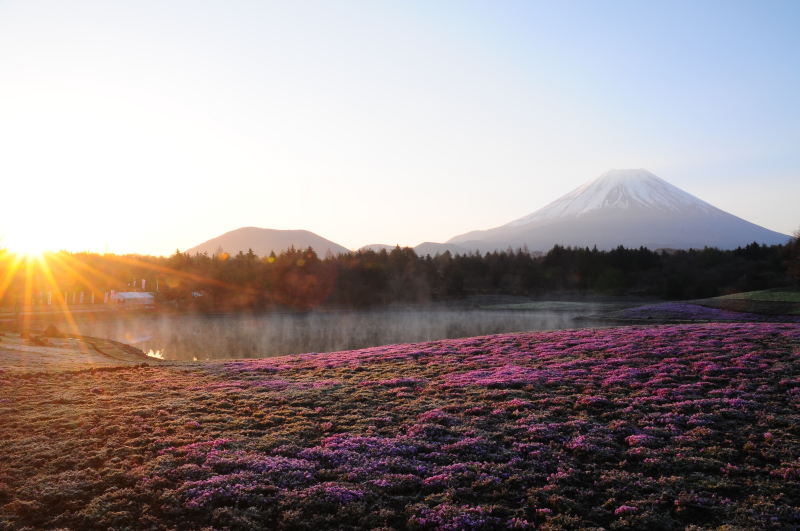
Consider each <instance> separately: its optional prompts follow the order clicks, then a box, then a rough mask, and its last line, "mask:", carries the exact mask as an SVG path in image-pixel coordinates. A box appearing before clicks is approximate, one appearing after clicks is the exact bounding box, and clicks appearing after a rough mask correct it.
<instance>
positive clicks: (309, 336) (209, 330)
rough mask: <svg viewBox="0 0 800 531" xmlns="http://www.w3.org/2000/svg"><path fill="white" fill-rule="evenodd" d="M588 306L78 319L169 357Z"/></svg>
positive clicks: (546, 320) (552, 321)
mask: <svg viewBox="0 0 800 531" xmlns="http://www.w3.org/2000/svg"><path fill="white" fill-rule="evenodd" d="M596 309H597V308H596V307H582V308H580V309H575V310H571V309H570V310H561V311H542V310H539V311H537V310H532V311H519V310H487V309H455V310H453V309H431V310H370V311H324V312H323V311H320V312H310V313H306V314H298V313H263V314H250V315H240V314H237V315H199V316H198V315H161V316H155V317H141V318H131V319H125V320H114V321H98V322H94V323H85V324H80V325H79V328H80V333H81V334H84V335H89V336H94V337H102V338H107V339H113V340H116V341H121V342H124V343H128V344H130V345H133V346H136V347H138V348H140V349H142V350H143V351H144V352H146V353H149V354H150V355H153V356H157V357H161V358H164V359H169V360H187V361H188V360H195V359H196V360H206V359H227V358H264V357H271V356H281V355H286V354H300V353H306V352H335V351H339V350H351V349H359V348H367V347H375V346H381V345H390V344H395V343H416V342H423V341H432V340H438V339H454V338H461V337H471V336H480V335H488V334H499V333H510V332H525V331H532V330H554V329H564V328H579V327H582V326H585V324H581V323H579V322H576V321H573V319H574V318H575V317H577V316H579V315H587V314H590V313H595V312H596Z"/></svg>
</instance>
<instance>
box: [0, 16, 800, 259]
mask: <svg viewBox="0 0 800 531" xmlns="http://www.w3.org/2000/svg"><path fill="white" fill-rule="evenodd" d="M799 25H800V4H797V3H796V2H788V1H787V2H771V3H768V4H767V3H757V2H704V3H702V4H701V3H681V4H678V3H676V4H668V5H667V4H664V5H655V4H652V5H642V4H641V3H637V2H611V3H591V2H563V3H549V4H545V3H530V4H527V3H526V4H519V3H510V2H509V3H503V4H491V5H490V4H485V3H478V2H438V3H435V4H430V3H426V2H404V3H399V2H397V3H380V4H376V3H370V2H344V3H336V4H332V3H326V2H306V3H294V2H291V3H288V2H244V1H237V0H232V1H230V2H217V3H198V2H189V1H188V0H183V1H172V0H167V1H160V2H155V1H151V0H140V1H138V2H127V3H122V2H114V3H110V2H101V1H99V0H98V1H80V0H78V1H73V2H56V1H52V0H51V1H40V0H28V1H22V0H8V1H2V2H0V179H2V188H1V189H2V197H3V201H2V208H0V236H2V237H3V241H2V242H0V244H2V245H3V246H7V247H9V248H11V249H16V250H28V249H29V250H39V249H60V248H64V249H68V250H73V251H77V250H90V251H104V250H109V251H111V252H115V253H129V252H137V253H143V254H169V253H171V252H173V251H174V250H175V249H176V248H180V249H186V248H189V247H192V246H194V245H197V244H199V243H201V242H203V241H206V240H208V239H210V238H213V237H215V236H218V235H220V234H222V233H224V232H227V231H230V230H233V229H236V228H239V227H245V226H257V227H266V228H273V229H306V230H309V231H313V232H315V233H317V234H319V235H321V236H324V237H325V238H328V239H330V240H332V241H335V242H337V243H340V244H342V245H345V246H347V247H348V248H358V247H360V246H362V245H365V244H370V243H388V244H394V243H399V244H401V245H410V246H413V245H416V244H418V243H421V242H422V241H439V242H444V241H446V240H448V239H449V238H451V237H453V236H455V235H458V234H462V233H466V232H469V231H472V230H476V229H488V228H492V227H497V226H500V225H503V224H505V223H508V222H510V221H512V220H514V219H517V218H520V217H522V216H525V215H527V214H529V213H531V212H533V211H535V210H537V209H539V208H541V207H543V206H544V205H546V204H548V203H550V202H551V201H553V200H555V199H557V198H559V197H561V196H562V195H564V194H565V193H567V192H569V191H570V190H572V189H574V188H576V187H577V186H579V185H581V184H582V183H584V182H586V181H588V180H589V179H592V178H594V177H597V176H598V175H600V174H601V173H603V172H606V171H608V170H609V169H612V168H646V169H647V170H649V171H651V172H653V173H655V174H656V175H658V176H659V177H661V178H663V179H665V180H667V181H669V182H670V183H671V184H673V185H675V186H677V187H679V188H681V189H683V190H685V191H686V192H688V193H690V194H692V195H695V196H697V197H699V198H700V199H702V200H704V201H707V202H709V203H711V204H713V205H714V206H716V207H719V208H721V209H723V210H725V211H727V212H729V213H731V214H734V215H736V216H739V217H742V218H744V219H746V220H748V221H751V222H753V223H756V224H759V225H762V226H764V227H766V228H769V229H772V230H775V231H778V232H782V233H785V234H789V233H791V232H793V231H794V230H796V229H797V228H798V226H799V225H800V217H799V216H798V208H797V203H798V199H800V100H799V99H798V98H797V97H796V95H797V94H800V69H798V68H797V64H798V63H799V62H800V61H799V60H800V34H798V32H797V31H796V28H797V27H798V26H799Z"/></svg>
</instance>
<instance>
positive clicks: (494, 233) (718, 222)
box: [447, 169, 789, 251]
mask: <svg viewBox="0 0 800 531" xmlns="http://www.w3.org/2000/svg"><path fill="white" fill-rule="evenodd" d="M788 239H789V236H787V235H785V234H781V233H779V232H775V231H771V230H769V229H765V228H764V227H760V226H758V225H755V224H753V223H750V222H749V221H745V220H743V219H741V218H738V217H736V216H734V215H732V214H728V213H727V212H725V211H723V210H720V209H719V208H716V207H715V206H713V205H710V204H708V203H706V202H705V201H702V200H701V199H698V198H696V197H694V196H693V195H691V194H688V193H686V192H684V191H683V190H681V189H680V188H677V187H675V186H673V185H671V184H669V183H668V182H666V181H665V180H663V179H661V178H659V177H657V176H655V175H653V174H652V173H650V172H649V171H647V170H644V169H638V170H611V171H608V172H606V173H604V174H603V175H601V176H600V177H598V178H596V179H594V180H592V181H589V182H588V183H586V184H584V185H583V186H581V187H579V188H577V189H575V190H573V191H572V192H570V193H568V194H567V195H565V196H563V197H561V198H560V199H557V200H555V201H553V202H552V203H550V204H549V205H547V206H545V207H544V208H541V209H539V210H537V211H536V212H533V213H532V214H528V215H527V216H524V217H522V218H519V219H517V220H515V221H512V222H511V223H508V224H506V225H503V226H501V227H497V228H494V229H489V230H477V231H472V232H468V233H466V234H462V235H460V236H456V237H454V238H451V239H450V240H448V241H447V243H451V244H457V245H459V246H461V247H466V248H468V249H476V248H477V249H480V250H482V251H488V250H493V249H504V248H506V247H509V246H510V247H512V248H514V249H516V248H518V247H522V246H524V245H527V247H528V248H529V249H530V250H531V251H547V250H549V249H551V248H552V247H553V246H554V245H556V244H558V245H563V246H567V245H571V246H573V247H575V246H578V247H593V246H595V245H596V246H597V248H598V249H612V248H615V247H617V246H619V245H623V246H625V247H640V246H644V247H648V248H650V249H658V248H671V249H689V248H702V247H704V246H708V247H718V248H720V249H734V248H736V247H739V246H745V245H747V244H748V243H752V242H758V243H766V244H779V243H786V241H787V240H788Z"/></svg>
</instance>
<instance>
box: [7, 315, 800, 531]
mask: <svg viewBox="0 0 800 531" xmlns="http://www.w3.org/2000/svg"><path fill="white" fill-rule="evenodd" d="M798 341H800V326H798V325H790V324H772V323H769V324H768V323H746V324H705V325H681V326H660V327H641V326H640V327H623V328H603V329H586V330H579V331H574V330H563V331H553V332H543V333H542V332H539V333H521V334H508V335H496V336H484V337H475V338H469V339H459V340H445V341H435V342H429V343H418V344H406V345H391V346H386V347H377V348H372V349H366V350H359V351H350V352H337V353H330V354H308V355H301V356H291V357H278V358H266V359H261V360H226V361H221V362H217V363H197V362H194V363H191V364H188V363H184V364H181V363H171V362H160V363H158V365H157V366H150V367H147V366H141V365H136V366H133V367H130V366H121V367H119V368H113V369H106V370H103V369H95V368H92V369H91V370H89V369H88V368H87V370H84V371H70V372H61V371H53V372H38V373H29V372H23V371H16V370H6V371H4V372H3V373H0V376H2V379H1V380H0V384H1V385H0V425H1V426H2V441H3V454H2V464H3V466H2V469H1V470H0V472H1V473H2V475H0V480H1V481H2V482H1V483H0V502H1V503H2V504H3V505H2V506H0V529H4V530H5V529H8V530H11V529H143V528H147V529H152V530H163V531H167V530H175V531H190V530H195V529H229V530H231V531H235V530H248V531H250V530H269V529H283V530H309V529H319V530H329V529H330V530H350V531H357V530H364V531H367V530H376V529H385V530H386V529H394V530H397V531H404V530H408V531H412V530H418V531H421V530H431V531H433V530H437V529H438V530H453V531H455V530H462V529H468V530H472V531H477V530H482V531H501V530H509V529H512V530H513V529H548V530H553V531H556V530H577V529H587V530H588V529H601V528H602V529H652V530H654V531H655V530H668V529H674V530H677V529H688V530H701V529H717V530H722V529H730V530H733V529H737V530H739V529H741V530H744V529H775V530H777V529H787V530H788V529H795V528H796V525H797V523H798V522H800V509H798V507H797V499H798V496H800V483H799V482H798V478H800V462H798V460H797V456H798V455H799V452H800V443H798V439H797V431H798V430H797V426H798V424H800V415H799V414H798V412H800V358H799V357H798V356H797V345H798Z"/></svg>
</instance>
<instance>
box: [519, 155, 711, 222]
mask: <svg viewBox="0 0 800 531" xmlns="http://www.w3.org/2000/svg"><path fill="white" fill-rule="evenodd" d="M604 208H614V209H635V208H647V209H652V210H657V211H662V212H668V213H679V212H683V213H685V214H691V215H711V216H714V215H720V214H722V213H723V211H721V210H719V209H718V208H716V207H713V206H711V205H709V204H708V203H706V202H705V201H702V200H700V199H698V198H696V197H695V196H693V195H691V194H688V193H686V192H684V191H683V190H681V189H680V188H677V187H676V186H673V185H671V184H669V183H668V182H667V181H665V180H664V179H661V178H660V177H657V176H656V175H653V174H652V173H650V172H649V171H647V170H645V169H638V170H610V171H607V172H606V173H604V174H603V175H601V176H600V177H598V178H596V179H593V180H591V181H589V182H587V183H586V184H584V185H583V186H580V187H579V188H576V189H575V190H573V191H572V192H570V193H568V194H567V195H565V196H563V197H561V198H560V199H557V200H555V201H553V202H552V203H550V204H549V205H547V206H546V207H544V208H541V209H539V210H537V211H536V212H533V213H532V214H528V215H527V216H525V217H522V218H520V219H517V220H515V221H512V222H511V223H509V224H508V226H509V227H516V226H520V225H527V224H529V223H535V222H537V221H545V220H548V219H555V218H560V217H565V216H581V215H583V214H587V213H589V212H591V211H593V210H598V209H604Z"/></svg>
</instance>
